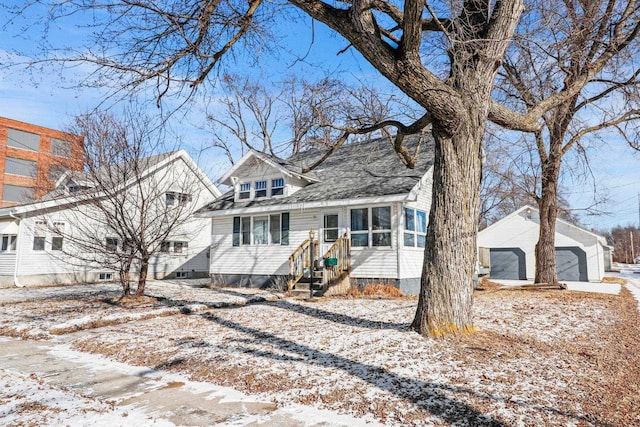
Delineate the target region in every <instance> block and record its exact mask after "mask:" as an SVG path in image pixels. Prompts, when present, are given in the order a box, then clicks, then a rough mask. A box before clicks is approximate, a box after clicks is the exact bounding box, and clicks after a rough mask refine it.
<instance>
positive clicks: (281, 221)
mask: <svg viewBox="0 0 640 427" xmlns="http://www.w3.org/2000/svg"><path fill="white" fill-rule="evenodd" d="M267 244H272V245H288V244H289V213H288V212H282V213H278V214H271V215H259V216H243V217H239V216H236V217H234V218H233V246H241V245H267Z"/></svg>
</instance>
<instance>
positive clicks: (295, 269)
mask: <svg viewBox="0 0 640 427" xmlns="http://www.w3.org/2000/svg"><path fill="white" fill-rule="evenodd" d="M310 246H311V240H309V239H307V240H305V241H304V242H302V244H301V245H300V246H298V248H297V249H296V250H295V251H293V253H292V254H291V255H290V256H289V290H291V289H293V286H294V285H295V284H296V283H298V281H299V280H300V279H302V277H303V276H304V271H305V269H309V271H311V251H310V249H309V247H310ZM314 252H315V253H316V255H317V254H318V241H317V240H316V241H314ZM316 259H317V257H316Z"/></svg>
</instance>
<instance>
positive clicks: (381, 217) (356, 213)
mask: <svg viewBox="0 0 640 427" xmlns="http://www.w3.org/2000/svg"><path fill="white" fill-rule="evenodd" d="M369 224H371V227H369ZM351 246H354V247H369V246H391V207H390V206H382V207H376V208H371V209H369V208H359V209H351Z"/></svg>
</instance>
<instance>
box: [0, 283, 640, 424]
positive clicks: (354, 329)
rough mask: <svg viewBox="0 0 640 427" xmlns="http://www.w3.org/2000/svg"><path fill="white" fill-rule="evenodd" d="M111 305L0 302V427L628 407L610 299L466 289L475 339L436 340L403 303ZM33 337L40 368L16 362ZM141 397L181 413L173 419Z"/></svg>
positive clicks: (197, 289)
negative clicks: (231, 411)
mask: <svg viewBox="0 0 640 427" xmlns="http://www.w3.org/2000/svg"><path fill="white" fill-rule="evenodd" d="M618 292H620V290H618ZM117 294H118V288H117V286H115V285H100V286H97V287H86V286H85V287H66V288H46V289H4V290H0V334H4V335H7V336H12V337H14V338H12V340H11V341H5V342H2V343H0V424H14V425H21V424H27V425H28V424H31V425H64V424H69V425H89V424H95V425H149V424H151V423H154V422H155V423H157V424H158V425H164V424H166V423H172V424H176V425H206V424H197V423H196V422H195V421H193V420H194V419H198V418H197V416H199V415H202V414H200V413H197V411H196V410H195V409H194V408H200V409H198V410H199V411H205V413H206V411H215V410H216V409H215V407H214V408H213V409H211V408H210V407H208V406H206V405H205V406H197V405H196V403H195V402H200V401H204V400H207V399H208V398H209V397H206V396H210V397H211V399H212V400H215V399H219V398H220V397H221V396H226V397H225V399H222V400H223V403H225V402H226V403H228V402H229V401H233V402H240V403H242V402H245V403H244V406H245V407H243V405H242V404H239V406H238V408H239V409H238V412H237V413H236V414H235V415H234V416H230V417H228V418H226V419H225V420H223V421H219V422H218V421H216V422H213V423H209V424H214V425H283V426H284V425H291V426H293V425H295V426H298V425H301V426H302V425H304V426H312V425H328V426H333V425H376V424H383V425H392V426H400V425H402V426H405V425H420V426H422V425H473V426H475V425H594V424H599V423H600V424H602V423H609V424H610V425H616V422H618V425H620V424H619V420H620V419H621V418H615V417H624V416H627V415H624V414H625V413H628V412H625V411H623V410H621V409H619V408H618V407H617V406H616V405H617V404H623V403H625V402H632V403H633V402H635V403H636V405H635V406H634V407H638V406H640V404H638V403H640V402H639V401H638V396H637V395H635V394H630V395H626V394H624V393H626V391H625V390H624V389H623V390H622V391H619V390H618V389H616V390H617V391H616V393H618V394H619V393H622V394H621V395H616V400H615V401H614V403H609V402H608V401H604V400H602V399H603V396H605V397H606V393H603V392H602V390H607V387H609V386H610V385H611V384H612V383H611V382H612V381H614V382H615V381H616V379H617V378H618V377H619V375H618V374H617V373H616V374H612V373H611V372H609V370H610V369H614V368H616V367H617V363H614V362H615V361H614V362H611V361H609V359H607V358H608V357H611V356H612V355H614V356H615V355H616V354H617V353H616V352H615V351H613V352H612V351H611V349H612V348H610V347H609V345H611V344H612V343H611V342H610V339H611V338H612V337H614V336H615V334H616V329H615V328H616V325H618V324H620V322H623V321H624V319H622V318H620V314H619V312H618V311H617V310H619V307H620V304H619V303H620V298H621V296H618V295H613V294H606V293H604V294H595V293H582V292H563V291H544V292H522V291H509V292H485V293H482V292H477V293H476V298H475V326H476V328H477V330H478V332H477V333H476V334H474V335H472V336H462V337H453V338H446V339H437V340H433V339H428V338H424V337H422V336H420V335H418V334H416V333H414V332H411V331H410V330H409V329H408V326H409V324H410V323H411V320H412V317H413V314H414V313H415V309H416V303H417V301H416V300H415V299H412V298H400V299H348V298H329V299H321V300H318V301H314V302H310V301H301V300H295V299H286V298H283V296H282V295H279V294H274V293H271V292H264V291H259V290H247V289H207V288H203V287H201V284H199V283H197V282H195V283H194V282H153V283H150V284H149V288H148V292H147V295H149V296H153V297H155V298H154V299H151V298H150V299H149V300H148V301H146V302H145V304H143V305H140V306H136V307H130V306H122V305H117V304H114V303H113V297H115V296H117ZM18 338H23V339H27V340H29V341H16V339H18ZM34 339H36V340H39V342H40V343H41V346H42V348H40V347H38V351H41V352H43V355H42V357H43V358H44V359H42V360H40V361H39V359H29V357H27V355H28V354H31V353H30V351H32V350H34V349H35V346H34V345H33V344H32V343H33V342H34V341H30V340H34ZM9 343H11V345H9ZM19 343H22V344H23V345H24V346H26V348H27V349H28V350H24V348H25V347H23V351H24V353H20V352H19V351H18V350H17V348H18V347H19V346H20V344H19ZM613 344H615V342H614V343H613ZM9 348H14V350H12V351H8V350H7V349H9ZM91 353H95V354H91ZM605 356H606V358H604V357H605ZM30 357H31V356H30ZM29 360H31V361H32V362H33V363H31V364H29V363H27V362H28V361H29ZM21 363H22V366H23V367H22V368H20V366H21V365H20V364H21ZM56 364H62V365H64V366H66V365H68V366H71V367H72V368H71V369H70V370H71V371H72V372H76V373H77V376H76V377H75V378H76V380H74V381H71V380H70V379H68V378H67V379H66V382H65V381H63V380H65V378H66V377H65V376H64V375H68V374H67V372H69V369H66V370H64V369H62V368H60V370H57V371H56V370H52V369H54V368H55V366H56ZM64 366H63V367H64ZM105 372H106V373H109V374H110V375H112V376H113V377H114V378H119V381H122V378H133V379H137V380H136V381H133V382H132V384H133V383H135V384H136V386H135V387H133V385H132V386H131V390H130V394H128V395H127V396H126V398H125V397H123V396H122V395H116V394H115V392H113V391H111V392H109V391H105V390H104V387H107V386H109V385H113V384H119V382H118V381H115V380H113V379H110V380H109V381H106V380H104V379H103V377H101V376H100V375H103V374H104V373H105ZM85 378H88V380H87V384H88V385H84V384H83V383H81V381H80V380H81V379H85ZM97 378H100V379H97ZM56 381H61V382H56ZM91 381H94V382H93V383H92V382H91ZM149 381H151V383H149ZM69 383H72V384H69ZM64 384H67V385H66V386H65V385H64ZM74 384H75V387H74V386H73V385H74ZM615 385H616V386H618V383H615ZM116 389H117V388H116ZM148 390H152V391H157V390H162V392H163V393H165V392H168V391H167V390H172V392H173V393H192V394H193V396H191V398H190V399H191V400H190V401H191V402H192V403H191V404H190V405H186V409H185V408H183V409H181V410H182V412H181V414H182V415H181V416H182V417H183V418H177V417H178V415H176V414H177V413H180V408H177V409H176V408H174V409H171V408H172V407H170V406H167V408H168V409H164V410H160V409H158V408H159V407H160V406H161V405H158V404H157V403H154V404H150V403H149V402H152V401H153V399H152V398H151V397H149V396H148ZM103 393H111V394H112V397H111V398H110V399H106V400H105V399H104V394H103ZM202 393H205V395H203V394H202ZM31 396H33V397H31ZM143 396H146V397H144V399H147V400H145V402H147V403H141V402H142V400H141V399H143ZM169 396H172V394H169ZM173 396H177V395H176V394H174V395H173ZM203 396H205V397H203ZM587 396H588V398H587ZM618 398H619V399H618ZM169 400H171V398H169ZM175 400H176V401H179V399H177V398H176V399H175ZM187 400H188V401H189V399H187ZM134 401H135V402H136V403H135V404H133V403H132V402H134ZM56 402H57V403H56ZM153 402H155V401H153ZM620 402H622V403H620ZM213 403H217V402H213ZM213 403H212V404H213ZM249 404H253V405H258V406H256V408H258V407H259V408H262V409H260V410H257V409H256V410H248V409H246V407H248V405H249ZM203 405H204V404H203ZM260 405H267V406H266V408H267V409H264V408H265V407H264V406H260ZM269 405H271V409H268V408H269ZM153 408H155V412H154V409H153ZM189 411H191V412H189ZM211 413H213V412H211ZM42 414H45V415H46V416H44V418H43V415H42ZM172 414H173V415H172ZM185 414H186V415H185ZM621 414H622V415H621ZM187 415H188V416H189V417H187V418H184V417H186V416H187ZM628 416H631V417H633V416H635V414H634V413H632V414H631V415H628ZM608 417H613V418H611V419H613V424H612V422H611V421H610V420H611V419H610V418H608ZM184 419H188V420H191V421H188V422H186V421H180V420H184ZM208 419H209V420H211V419H212V418H208ZM624 420H625V422H626V418H624ZM638 421H639V422H640V418H638ZM169 425H170V424H169Z"/></svg>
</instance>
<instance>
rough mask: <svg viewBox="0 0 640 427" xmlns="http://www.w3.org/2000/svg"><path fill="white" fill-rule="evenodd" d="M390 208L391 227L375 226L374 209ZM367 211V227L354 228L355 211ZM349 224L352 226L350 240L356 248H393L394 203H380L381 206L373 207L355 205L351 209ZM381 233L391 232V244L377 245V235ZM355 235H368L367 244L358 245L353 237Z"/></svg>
mask: <svg viewBox="0 0 640 427" xmlns="http://www.w3.org/2000/svg"><path fill="white" fill-rule="evenodd" d="M383 208H386V209H389V228H388V229H387V228H377V229H374V228H373V219H374V218H373V210H374V209H383ZM356 210H359V211H366V213H367V216H366V218H365V226H366V229H365V228H363V229H358V230H354V228H353V211H356ZM349 226H350V233H349V234H350V241H351V247H352V248H355V249H362V248H368V249H374V248H375V249H378V248H388V249H391V248H393V207H392V205H379V206H371V207H355V208H351V209H349ZM381 234H389V244H388V245H376V244H375V241H374V236H375V235H381ZM354 235H355V236H366V237H367V244H366V245H356V244H354V240H353V237H354Z"/></svg>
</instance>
